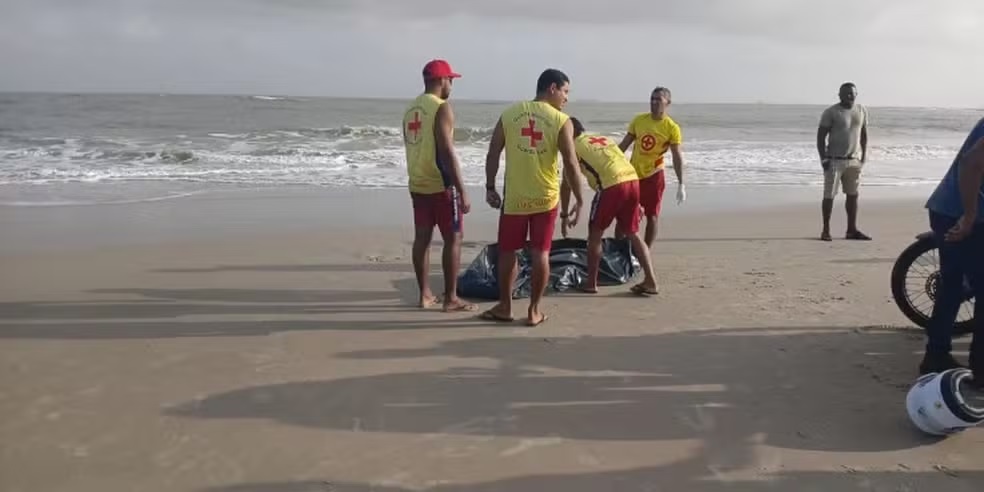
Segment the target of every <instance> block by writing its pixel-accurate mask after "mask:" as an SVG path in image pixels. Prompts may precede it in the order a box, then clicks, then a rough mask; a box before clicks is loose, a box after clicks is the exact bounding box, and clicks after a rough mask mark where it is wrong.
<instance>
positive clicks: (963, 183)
mask: <svg viewBox="0 0 984 492" xmlns="http://www.w3.org/2000/svg"><path fill="white" fill-rule="evenodd" d="M982 181H984V138H982V139H980V140H978V141H977V143H976V144H974V146H973V147H972V148H971V149H970V152H968V153H967V155H966V156H964V158H963V159H961V162H960V172H959V178H958V183H959V187H960V203H961V204H963V215H964V219H965V221H966V222H968V223H969V224H968V225H970V224H973V223H974V222H975V221H976V220H977V218H978V217H977V207H978V206H979V201H980V194H981V183H982Z"/></svg>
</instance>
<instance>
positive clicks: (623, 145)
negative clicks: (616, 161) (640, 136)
mask: <svg viewBox="0 0 984 492" xmlns="http://www.w3.org/2000/svg"><path fill="white" fill-rule="evenodd" d="M632 142H635V135H633V134H632V132H629V133H626V134H625V136H624V137H622V141H621V142H619V144H618V148H620V149H622V152H625V151H627V150H629V146H631V145H632Z"/></svg>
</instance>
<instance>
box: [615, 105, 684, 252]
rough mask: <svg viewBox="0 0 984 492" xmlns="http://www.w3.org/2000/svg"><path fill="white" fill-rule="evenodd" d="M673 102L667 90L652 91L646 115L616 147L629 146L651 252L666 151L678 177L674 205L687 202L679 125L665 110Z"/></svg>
mask: <svg viewBox="0 0 984 492" xmlns="http://www.w3.org/2000/svg"><path fill="white" fill-rule="evenodd" d="M671 102H672V99H671V94H670V90H669V89H667V88H665V87H657V88H655V89H653V92H652V94H650V96H649V112H646V113H640V114H638V115H636V117H635V118H633V119H632V122H631V123H629V131H628V133H626V134H625V138H623V139H622V142H621V143H619V144H618V147H619V148H620V149H622V152H625V151H626V150H628V148H629V146H630V145H632V146H633V147H632V161H631V162H632V166H633V167H635V169H636V173H638V174H639V201H640V203H641V205H642V208H643V213H644V214H645V216H646V245H648V246H649V248H650V249H651V248H652V247H653V242H654V241H655V240H656V233H657V230H658V228H659V214H660V211H661V210H662V205H663V190H665V189H666V174H665V173H664V172H663V168H664V167H665V163H664V162H663V156H664V155H665V154H666V151H667V150H669V151H670V152H671V153H672V155H673V170H674V171H675V172H676V177H677V183H678V186H677V196H676V198H677V204H680V203H683V202H684V200H686V199H687V191H686V188H685V187H684V185H683V153H682V152H681V151H680V146H681V144H682V143H683V136H682V134H681V132H680V125H678V124H677V123H676V121H673V118H670V115H669V114H667V110H668V109H669V107H670V104H671Z"/></svg>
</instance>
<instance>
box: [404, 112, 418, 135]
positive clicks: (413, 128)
mask: <svg viewBox="0 0 984 492" xmlns="http://www.w3.org/2000/svg"><path fill="white" fill-rule="evenodd" d="M420 125H421V122H420V113H419V112H416V111H415V112H414V113H413V121H411V122H410V123H407V131H408V132H413V139H414V140H416V139H417V134H418V133H419V132H420Z"/></svg>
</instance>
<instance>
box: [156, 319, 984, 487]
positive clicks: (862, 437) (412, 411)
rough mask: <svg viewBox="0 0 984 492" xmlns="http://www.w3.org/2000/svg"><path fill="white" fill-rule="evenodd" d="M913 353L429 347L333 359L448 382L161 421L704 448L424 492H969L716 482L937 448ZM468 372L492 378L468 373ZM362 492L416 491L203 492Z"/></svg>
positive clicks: (883, 481) (797, 336)
mask: <svg viewBox="0 0 984 492" xmlns="http://www.w3.org/2000/svg"><path fill="white" fill-rule="evenodd" d="M920 340H921V337H919V336H918V335H915V336H913V334H912V333H906V332H903V331H901V330H899V329H894V328H866V329H845V328H836V327H829V328H828V327H817V328H806V329H764V328H751V329H729V330H720V331H718V330H715V331H704V332H700V331H697V332H681V333H671V334H665V335H646V336H631V337H579V338H571V339H554V340H545V339H535V338H486V339H473V340H456V341H448V342H445V343H442V344H440V345H438V346H436V347H433V348H428V349H394V350H377V351H363V352H354V353H347V354H341V355H340V357H348V358H354V359H362V360H390V359H392V360H397V359H411V358H418V357H456V358H458V359H460V360H461V361H462V365H461V366H460V367H458V368H456V369H450V370H447V371H438V372H412V373H402V374H389V375H380V376H370V377H358V378H350V379H337V380H326V381H304V382H294V383H286V384H273V385H265V386H256V387H248V388H243V389H239V390H235V391H231V392H227V393H220V394H214V395H211V396H208V397H206V398H204V399H202V400H196V401H190V402H187V403H184V404H180V405H177V406H175V407H172V408H169V409H166V411H165V413H166V414H168V415H171V416H179V417H186V418H198V419H261V420H262V419H268V420H271V421H275V422H279V423H283V424H288V425H295V426H301V427H310V428H320V429H333V430H339V431H348V430H352V429H353V427H354V425H355V424H356V423H358V428H359V430H360V432H386V433H412V434H422V435H435V434H437V435H440V434H452V435H455V434H456V435H467V436H497V437H501V436H512V437H523V438H564V439H577V440H582V441H583V440H599V441H654V442H658V441H663V440H678V439H699V440H700V441H701V443H702V445H701V446H700V448H699V452H698V453H697V454H696V455H695V456H690V457H689V458H686V459H685V460H684V461H681V462H677V463H673V464H671V465H668V466H664V467H655V468H643V469H635V470H624V471H606V472H601V473H584V474H573V475H539V476H524V477H519V478H510V479H506V480H501V481H494V482H487V483H477V484H470V485H467V486H465V485H460V486H453V485H439V486H434V487H432V488H427V489H423V490H433V491H436V492H450V491H478V492H486V491H487V492H491V491H511V492H512V491H555V490H557V491H565V492H570V491H592V492H594V491H602V490H604V491H609V490H612V491H637V490H644V491H657V490H658V491H662V490H667V491H669V490H674V491H675V490H681V491H682V490H686V491H698V492H699V491H707V492H717V491H722V492H723V491H749V492H752V491H767V490H768V491H773V490H797V491H830V490H838V491H841V490H866V491H867V490H924V489H925V490H929V487H930V486H932V488H933V489H935V488H937V487H941V490H961V491H962V490H967V491H970V490H979V484H981V483H984V482H982V480H984V473H981V472H967V471H961V472H959V473H953V472H949V471H947V473H943V472H939V473H911V472H908V471H907V470H908V468H907V467H905V466H904V465H903V466H901V467H900V468H899V469H898V471H897V472H884V471H882V472H876V473H867V472H864V471H863V470H860V471H858V470H853V469H850V468H846V469H845V470H844V471H842V472H786V471H783V470H782V469H781V467H779V468H777V469H772V470H767V471H766V470H762V471H761V475H762V476H763V479H762V480H761V481H758V480H756V481H736V482H723V481H719V480H716V477H718V476H720V475H719V474H721V473H727V472H728V471H735V470H740V469H742V468H745V467H748V466H751V465H752V464H754V463H755V456H754V450H753V447H754V446H755V445H766V446H772V447H777V448H781V449H789V450H807V451H826V452H860V453H874V452H882V451H894V450H905V449H910V448H916V447H920V446H925V445H930V444H933V443H935V442H938V440H937V439H934V438H929V437H927V436H924V435H922V434H920V433H919V432H917V431H916V430H915V429H914V428H913V427H912V425H911V424H910V423H909V421H908V419H907V418H906V415H905V412H904V405H903V402H904V398H905V392H906V390H907V388H908V387H909V385H910V384H911V382H912V381H913V379H914V377H915V375H914V374H913V371H914V367H913V364H914V363H916V361H917V356H916V355H914V351H918V349H919V346H920V344H921V341H920ZM470 359H471V360H476V361H478V360H482V361H486V362H487V361H488V360H490V359H491V360H494V361H496V362H497V363H498V364H497V367H495V368H489V367H487V366H485V367H469V366H467V365H466V364H465V363H466V362H467V361H468V360H470ZM959 438H960V437H954V439H959ZM682 458H683V457H682ZM845 465H846V463H845ZM944 471H946V470H944ZM434 478H439V477H434ZM975 484H977V485H975ZM370 490H371V491H379V492H409V490H421V489H406V488H400V487H393V486H386V485H382V484H368V483H365V484H358V483H339V482H335V481H333V480H332V479H331V477H325V479H324V481H311V482H289V481H288V482H282V483H255V484H249V483H246V484H239V485H231V486H227V487H217V488H211V489H206V492H261V491H262V492H321V491H331V492H343V491H370Z"/></svg>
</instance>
